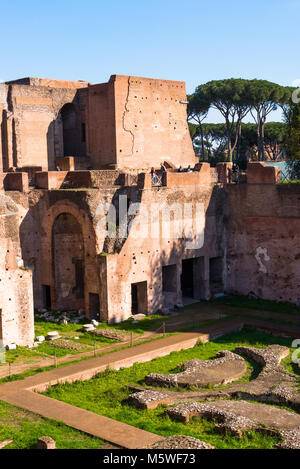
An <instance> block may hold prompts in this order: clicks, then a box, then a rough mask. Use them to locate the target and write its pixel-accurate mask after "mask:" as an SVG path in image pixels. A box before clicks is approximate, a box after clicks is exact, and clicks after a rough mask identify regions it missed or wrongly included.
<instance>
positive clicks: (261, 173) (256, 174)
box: [247, 162, 280, 184]
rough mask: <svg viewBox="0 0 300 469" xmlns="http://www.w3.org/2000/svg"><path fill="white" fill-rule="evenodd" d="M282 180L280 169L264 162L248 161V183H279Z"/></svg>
mask: <svg viewBox="0 0 300 469" xmlns="http://www.w3.org/2000/svg"><path fill="white" fill-rule="evenodd" d="M279 182H280V169H279V168H278V167H277V166H269V165H267V164H266V163H264V162H255V163H248V165H247V183H248V184H277V183H279Z"/></svg>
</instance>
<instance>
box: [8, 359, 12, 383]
mask: <svg viewBox="0 0 300 469" xmlns="http://www.w3.org/2000/svg"><path fill="white" fill-rule="evenodd" d="M8 368H9V379H12V372H11V362H9V363H8Z"/></svg>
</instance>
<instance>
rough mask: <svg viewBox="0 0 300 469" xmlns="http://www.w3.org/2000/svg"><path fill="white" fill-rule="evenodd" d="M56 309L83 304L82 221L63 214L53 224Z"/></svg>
mask: <svg viewBox="0 0 300 469" xmlns="http://www.w3.org/2000/svg"><path fill="white" fill-rule="evenodd" d="M52 260H53V274H54V292H55V293H54V295H55V309H67V310H70V309H78V308H83V307H84V268H85V266H84V242H83V235H82V229H81V226H80V223H79V222H78V221H77V220H76V218H75V217H74V216H73V215H71V214H70V213H62V214H60V215H58V217H57V218H56V219H55V221H54V223H53V227H52Z"/></svg>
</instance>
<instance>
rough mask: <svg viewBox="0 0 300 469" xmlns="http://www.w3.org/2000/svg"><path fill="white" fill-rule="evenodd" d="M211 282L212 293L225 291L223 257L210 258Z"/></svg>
mask: <svg viewBox="0 0 300 469" xmlns="http://www.w3.org/2000/svg"><path fill="white" fill-rule="evenodd" d="M209 283H210V293H211V295H215V294H216V293H222V292H223V289H224V286H223V258H222V257H212V258H211V259H209Z"/></svg>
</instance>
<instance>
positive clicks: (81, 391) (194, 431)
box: [46, 329, 292, 449]
mask: <svg viewBox="0 0 300 469" xmlns="http://www.w3.org/2000/svg"><path fill="white" fill-rule="evenodd" d="M275 343H276V344H281V345H285V346H290V345H291V342H290V340H289V339H285V338H282V337H274V336H271V335H268V334H265V333H263V332H257V331H255V330H251V329H245V330H243V331H241V332H236V333H232V334H228V335H226V336H224V337H221V338H219V339H216V340H214V341H212V342H208V343H206V344H199V345H197V346H195V347H193V348H191V349H188V350H182V351H180V352H173V353H171V354H170V355H168V356H166V357H161V358H156V359H154V360H152V361H151V362H147V363H136V364H134V365H133V366H132V367H130V368H126V369H121V370H119V371H114V370H108V371H106V372H104V373H101V374H99V375H97V376H96V377H95V378H93V379H91V380H88V381H78V382H76V383H74V384H64V385H57V386H53V387H51V388H50V389H49V390H48V392H47V393H46V394H47V395H48V396H49V397H52V398H55V399H59V400H62V401H64V402H67V403H69V404H72V405H75V406H78V407H82V408H84V409H87V410H90V411H92V412H95V413H98V414H100V415H105V416H107V417H111V418H114V419H116V420H119V421H121V422H125V423H128V424H130V425H133V426H135V427H138V428H141V429H144V430H147V431H150V432H153V433H157V434H160V435H163V436H168V435H175V434H176V435H190V436H194V437H195V438H199V439H201V440H203V441H206V442H208V443H210V444H212V445H213V446H215V447H216V448H234V449H236V448H244V449H246V448H272V447H273V446H274V444H275V443H276V442H278V441H279V440H278V438H277V437H275V436H274V435H273V436H270V435H262V434H260V433H256V432H247V433H246V434H245V435H244V436H243V437H242V438H241V439H240V438H238V437H233V436H230V435H225V436H224V435H220V434H218V433H217V432H215V430H214V423H213V422H208V421H206V420H204V419H201V420H200V419H197V418H195V419H192V420H191V421H190V422H189V423H188V424H184V423H179V422H174V421H172V420H170V419H169V417H167V416H165V415H164V406H159V407H158V408H157V409H151V410H144V411H143V410H139V409H135V408H134V407H132V406H130V405H128V404H127V403H126V399H127V398H128V397H129V395H130V394H131V392H132V391H130V389H129V387H128V386H130V385H141V384H143V383H144V378H145V376H146V375H147V374H148V373H170V372H172V373H174V372H176V371H178V368H177V365H178V364H179V363H181V362H183V361H186V360H190V359H192V358H200V359H203V360H207V359H211V358H213V357H214V356H215V354H216V353H217V352H218V351H220V350H224V349H226V350H234V348H235V347H237V346H238V345H245V346H246V345H251V346H254V347H266V346H267V345H270V344H275ZM285 363H286V366H287V367H288V368H289V369H290V371H291V370H292V364H291V362H290V360H288V359H286V360H285ZM258 371H259V368H258V365H255V366H253V363H250V362H248V371H247V373H246V375H245V376H244V378H243V379H242V380H241V381H242V382H246V381H249V380H250V379H253V377H255V376H256V375H257V373H258Z"/></svg>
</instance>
